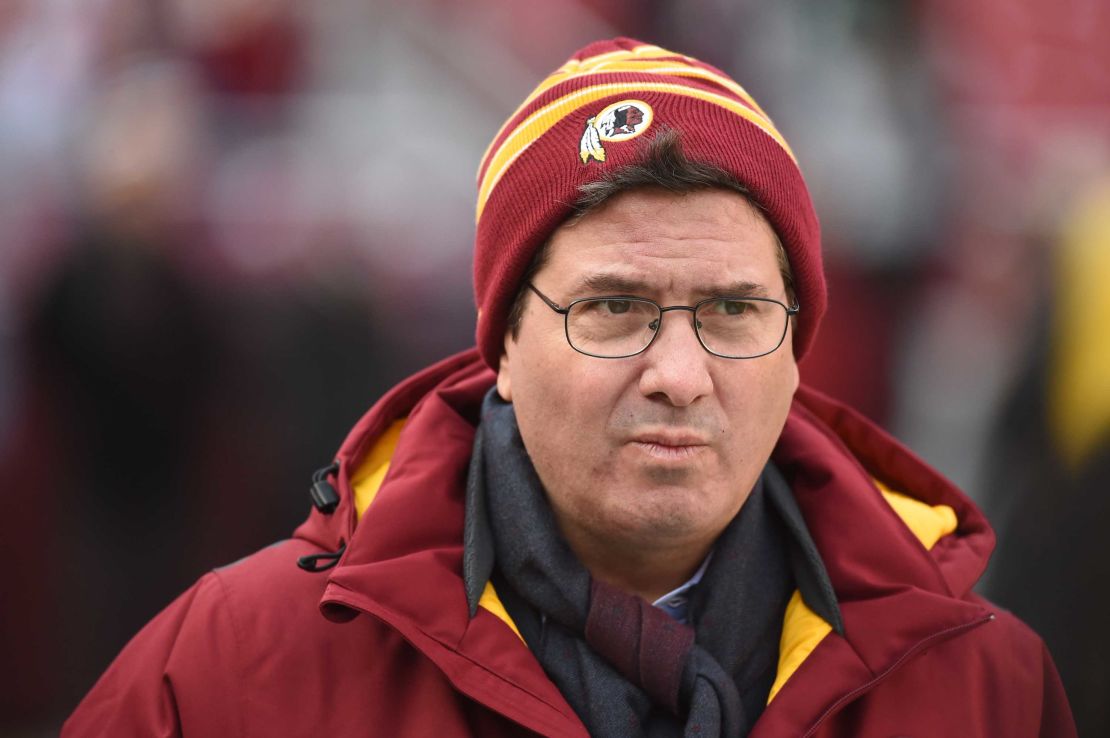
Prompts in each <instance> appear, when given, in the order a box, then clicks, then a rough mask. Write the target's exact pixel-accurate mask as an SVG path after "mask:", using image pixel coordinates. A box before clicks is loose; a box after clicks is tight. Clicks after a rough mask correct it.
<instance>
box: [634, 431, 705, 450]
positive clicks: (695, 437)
mask: <svg viewBox="0 0 1110 738" xmlns="http://www.w3.org/2000/svg"><path fill="white" fill-rule="evenodd" d="M630 440H631V441H632V442H633V443H647V444H654V445H658V446H672V447H681V446H708V445H709V441H708V440H707V439H706V438H705V437H704V436H702V435H701V434H699V433H696V432H694V431H687V430H657V431H642V432H640V433H636V434H635V435H633V436H632V438H631V439H630Z"/></svg>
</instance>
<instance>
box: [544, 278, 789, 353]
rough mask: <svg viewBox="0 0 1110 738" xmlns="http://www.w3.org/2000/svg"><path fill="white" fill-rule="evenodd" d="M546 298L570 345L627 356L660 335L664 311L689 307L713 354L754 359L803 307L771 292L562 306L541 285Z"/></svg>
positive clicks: (777, 340)
mask: <svg viewBox="0 0 1110 738" xmlns="http://www.w3.org/2000/svg"><path fill="white" fill-rule="evenodd" d="M528 287H529V289H531V290H532V291H533V292H535V293H536V294H537V295H539V298H540V299H541V300H543V301H544V303H545V304H546V305H547V306H548V307H549V308H551V309H552V310H554V311H555V312H557V313H559V314H561V315H562V316H563V321H564V329H565V331H566V335H567V342H568V343H570V347H571V348H572V349H574V350H575V351H577V352H578V353H580V354H586V355H587V356H595V357H597V358H599V359H623V358H627V357H629V356H635V355H636V354H640V353H643V352H644V351H647V349H648V347H649V346H651V343H652V341H654V340H655V337H656V336H658V335H659V327H660V326H661V325H662V323H663V313H666V312H669V311H671V310H689V311H690V312H691V313H693V314H694V316H693V322H694V333H696V334H697V337H698V342H699V343H701V345H702V348H704V349H705V350H706V351H708V352H709V353H711V354H713V355H714V356H720V357H723V358H725V359H755V358H757V357H759V356H766V355H767V354H770V353H772V352H774V351H775V350H777V349H778V347H779V346H781V345H782V341H783V339H784V338H786V328H787V325H788V324H789V322H790V316H792V315H797V314H798V312H799V311H800V310H801V308H800V307H799V306H798V304H797V303H795V304H794V306H793V307H787V306H786V305H784V304H782V303H781V302H779V301H778V300H772V299H770V298H767V297H744V298H736V299H734V298H731V297H710V298H707V299H705V300H701V301H700V302H698V303H697V304H696V305H669V306H667V307H663V306H661V305H659V304H658V303H656V302H654V301H652V300H647V299H644V298H642V297H624V296H614V297H587V298H584V299H581V300H575V301H574V302H572V303H570V304H569V305H567V306H566V307H561V306H560V305H559V304H558V303H556V302H555V301H554V300H552V299H551V298H549V297H548V296H547V295H545V294H543V293H542V292H540V291H539V290H538V289H536V286H535V285H534V284H532V283H531V282H529V283H528Z"/></svg>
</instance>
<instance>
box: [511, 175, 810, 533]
mask: <svg viewBox="0 0 1110 738" xmlns="http://www.w3.org/2000/svg"><path fill="white" fill-rule="evenodd" d="M777 248H778V246H777V243H776V240H775V237H774V234H773V232H772V230H771V227H770V225H769V224H768V223H767V221H766V220H765V219H764V218H763V217H762V215H760V214H759V213H758V211H756V210H755V208H753V207H752V206H751V205H750V204H749V203H748V202H747V200H745V199H744V198H743V197H742V196H741V195H739V194H737V193H735V192H730V191H726V190H718V189H713V190H702V191H696V192H692V193H688V194H682V195H677V194H674V193H669V192H666V191H663V190H656V189H637V190H632V191H630V192H625V193H623V194H621V195H619V196H617V197H615V198H614V199H613V200H611V201H609V202H608V203H606V204H605V205H604V206H602V208H601V209H599V210H596V211H593V212H591V213H589V214H587V215H586V216H585V217H584V218H582V219H581V220H580V221H578V222H577V223H574V224H570V225H564V226H563V227H561V228H559V229H558V230H557V231H556V232H555V234H554V235H553V238H552V241H551V243H550V245H549V252H548V259H547V261H546V263H545V264H544V266H543V267H542V268H541V269H540V270H539V271H538V272H537V273H536V274H535V276H534V278H533V279H532V283H533V284H535V285H536V287H537V288H538V289H539V290H540V291H541V292H543V293H544V294H546V295H548V296H549V297H550V298H551V299H552V300H554V301H555V302H557V303H559V304H560V305H563V306H566V305H567V304H569V303H570V302H571V301H572V300H575V299H578V298H581V297H599V296H603V295H612V294H624V295H629V294H632V295H636V296H639V297H647V298H650V299H652V300H655V301H656V302H658V303H659V304H661V305H664V306H666V305H693V304H694V303H696V302H697V301H699V300H702V299H704V298H706V297H710V296H715V295H726V296H733V297H736V296H752V297H758V296H762V297H771V298H775V299H778V300H780V301H782V302H784V303H787V302H788V301H787V298H786V294H785V288H784V285H783V280H782V276H781V274H780V273H779V264H778V259H777ZM599 283H603V284H605V283H607V284H609V285H619V286H620V288H619V289H612V288H605V287H602V288H600V289H598V288H591V287H590V286H589V285H590V284H594V285H597V284H599ZM740 283H747V284H748V285H749V286H748V287H746V288H744V289H745V295H737V294H736V286H737V285H739V284H740ZM797 385H798V370H797V365H796V364H795V361H794V353H793V349H792V347H791V334H789V333H788V334H787V336H786V339H785V341H784V342H783V344H782V346H780V347H779V349H778V350H777V351H775V352H774V353H772V354H769V355H767V356H762V357H759V358H756V359H744V360H737V359H724V358H720V357H717V356H712V355H710V354H709V353H708V352H706V351H705V350H704V349H703V348H702V347H701V345H700V344H699V343H698V339H697V336H696V335H695V334H694V329H693V324H692V315H691V313H689V312H686V311H672V312H668V313H665V314H664V317H663V323H662V327H661V329H660V333H659V335H658V336H656V338H655V342H654V343H653V344H652V345H651V347H650V348H649V349H648V350H647V351H646V352H644V353H642V354H640V355H638V356H634V357H630V358H625V359H599V358H594V357H590V356H585V355H583V354H580V353H578V352H576V351H575V350H574V349H572V348H571V347H570V345H569V344H568V343H567V339H566V337H565V335H564V332H563V316H562V315H559V314H558V313H556V312H554V311H553V310H551V309H549V308H548V307H547V306H546V305H544V304H543V303H542V302H541V301H540V300H539V298H538V297H537V296H536V295H534V294H531V293H529V296H528V301H527V303H526V305H525V307H524V311H523V315H522V319H521V323H520V328H519V331H518V334H517V337H516V338H515V339H514V338H512V337H511V336H510V335H507V336H506V339H505V354H504V355H503V356H502V358H501V365H500V367H499V372H498V379H497V386H498V391H499V393H500V394H501V396H502V397H503V398H504V399H506V400H511V401H512V402H513V405H514V407H515V411H516V417H517V421H518V423H519V425H520V433H521V436H522V437H523V439H524V445H525V447H526V448H527V450H528V453H529V455H530V457H531V459H532V462H533V464H534V465H535V468H536V471H537V473H538V474H539V477H540V480H541V481H542V482H543V485H544V488H545V489H546V491H547V494H548V498H549V500H550V502H551V506H552V508H553V510H554V512H555V516H556V519H557V521H558V523H559V526H560V529H561V530H562V532H563V535H564V536H566V537H567V538H568V540H569V541H570V542H571V543H572V545H574V544H575V543H576V542H589V544H588V545H598V544H599V543H601V542H605V543H606V544H607V545H618V546H630V547H637V546H671V545H685V544H693V543H699V542H701V543H707V542H710V541H712V540H713V539H715V538H716V536H717V535H718V534H719V533H720V532H721V531H722V530H723V529H724V527H725V525H727V524H728V522H729V521H730V520H731V519H732V518H733V516H734V515H735V514H736V513H737V511H738V510H739V509H740V506H741V505H742V504H743V503H744V500H745V499H746V498H747V495H748V493H749V492H750V491H751V488H752V486H753V485H754V484H755V481H756V479H757V478H758V477H759V474H760V472H761V471H762V469H763V466H764V464H765V463H766V462H767V459H768V457H769V456H770V454H771V450H772V448H773V447H774V445H775V442H776V441H777V439H778V437H779V433H780V432H781V431H782V427H783V424H784V423H785V421H786V415H787V412H788V410H789V407H790V401H791V398H792V396H793V394H794V390H795V389H796V388H797Z"/></svg>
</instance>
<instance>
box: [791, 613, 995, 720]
mask: <svg viewBox="0 0 1110 738" xmlns="http://www.w3.org/2000/svg"><path fill="white" fill-rule="evenodd" d="M991 620H994V613H991V614H989V615H985V616H984V617H982V618H979V619H978V620H973V621H971V622H970V623H964V624H963V625H955V626H952V627H951V628H945V629H944V630H941V631H938V632H936V633H934V634H933V635H931V636H929V637H928V638H926V639H924V640H922V641H919V642H918V643H917V645H915V646H914V647H913V648H911V649H910V650H908V651H906V652H905V653H904V654H902V655H901V656H899V657H898V660H897V661H895V662H894V663H893V664H891V665H890V666H888V667H887V668H886V669H885V670H884V671H883V672H882V673H880V674H878V675H877V676H876V677H875V678H874V679H872V680H871V681H869V682H867V683H866V684H862V685H860V686H859V687H856V688H855V689H853V690H852V691H851V692H848V693H847V694H845V695H844V696H842V697H841V698H840V699H838V700H837V701H836V702H834V703H832V704H831V705H830V706H829V707H828V709H826V710H825V711H824V712H823V713H821V716H820V717H818V718H817V720H816V722H814V723H813V725H811V726H810V728H809V730H807V731H806V732H805V733H804V734H803V735H802V738H810V736H812V735H813V734H814V733H815V732H816V731H817V729H818V728H820V727H821V723H823V722H825V720H826V719H827V718H828V717H829V716H830V715H832V714H833V713H834V712H836V711H837V710H839V709H840V708H841V707H843V706H844V705H846V704H847V703H849V702H851V701H852V700H854V699H856V698H857V697H859V696H860V695H861V694H863V693H864V692H867V691H868V690H870V689H872V688H874V687H875V686H876V685H878V684H879V683H880V682H882V681H883V680H884V679H886V678H887V677H888V676H890V675H891V674H892V673H894V672H895V671H896V670H897V669H898V667H900V666H901V665H902V664H904V663H905V662H906V661H907V660H909V659H910V658H911V657H913V656H916V655H917V654H918V653H920V652H921V651H923V650H924V649H926V648H928V647H929V646H931V645H933V644H934V643H936V642H938V641H942V640H947V639H948V638H954V637H956V636H958V635H961V634H962V633H965V632H967V631H969V630H971V629H972V628H977V627H978V626H980V625H982V624H983V623H987V622H990V621H991Z"/></svg>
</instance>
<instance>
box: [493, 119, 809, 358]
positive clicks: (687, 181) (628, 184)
mask: <svg viewBox="0 0 1110 738" xmlns="http://www.w3.org/2000/svg"><path fill="white" fill-rule="evenodd" d="M641 187H659V188H662V189H665V190H667V191H669V192H675V193H683V192H693V191H695V190H706V189H710V188H718V189H724V190H731V191H733V192H738V193H739V194H741V195H743V196H744V197H745V198H746V199H747V200H748V202H749V203H751V204H752V206H753V207H755V208H759V209H762V208H761V206H760V205H759V203H757V202H756V201H755V200H754V199H753V198H752V195H751V191H750V190H749V189H748V188H747V187H745V186H744V185H743V184H741V183H740V182H739V181H738V180H737V179H736V178H735V177H733V176H732V175H731V174H729V173H728V172H726V171H725V170H723V169H721V168H719V167H716V166H713V165H712V164H705V163H703V162H697V161H690V160H689V159H687V158H686V154H685V153H683V151H682V137H681V134H680V133H679V132H678V131H676V130H674V129H670V128H664V129H663V130H661V131H659V132H658V133H657V134H656V135H655V136H653V137H652V138H650V139H648V141H647V143H646V145H645V146H644V147H643V149H642V151H641V153H640V159H639V161H638V162H636V163H635V164H628V165H626V166H623V167H620V168H618V169H614V170H612V171H607V172H605V173H604V174H603V175H602V176H601V178H600V179H597V180H595V181H593V182H587V183H586V184H584V185H581V186H580V187H579V188H578V191H579V192H580V193H582V194H581V197H579V198H578V200H577V201H575V203H574V205H573V206H572V207H573V212H572V214H571V216H570V217H569V218H567V220H566V221H565V222H564V225H567V224H574V223H577V222H578V221H580V220H581V219H582V218H583V217H585V216H586V215H587V214H588V213H591V212H593V211H595V210H597V209H599V208H600V207H601V206H602V205H604V204H605V203H606V202H608V201H609V200H611V199H613V198H614V197H616V196H617V195H619V194H621V193H622V192H628V191H629V190H634V189H638V188H641ZM552 235H554V232H553V233H552ZM775 242H776V243H777V244H778V260H779V271H780V272H781V273H782V280H783V283H784V284H785V285H786V296H787V299H789V300H791V301H793V299H794V277H793V274H792V273H791V271H790V262H789V260H788V259H787V258H786V249H784V248H783V246H782V240H781V239H779V237H778V234H775ZM550 245H551V236H548V239H547V241H546V242H545V243H544V244H543V246H541V247H540V248H539V249H537V250H536V255H535V256H533V257H532V261H531V262H530V263H529V264H528V268H527V269H525V270H524V276H523V277H521V280H520V287H519V289H518V290H517V293H516V297H515V298H513V304H512V307H511V308H510V309H509V317H508V320H507V321H506V325H507V326H508V327H509V330H510V331H512V336H513V338H516V336H517V331H518V330H519V328H520V319H521V317H522V315H523V314H524V302H525V299H526V298H527V295H528V286H527V285H528V283H529V282H530V281H532V277H534V276H535V274H536V272H538V271H539V270H540V269H541V268H542V267H543V265H544V263H546V261H547V250H548V247H549V246H550Z"/></svg>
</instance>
